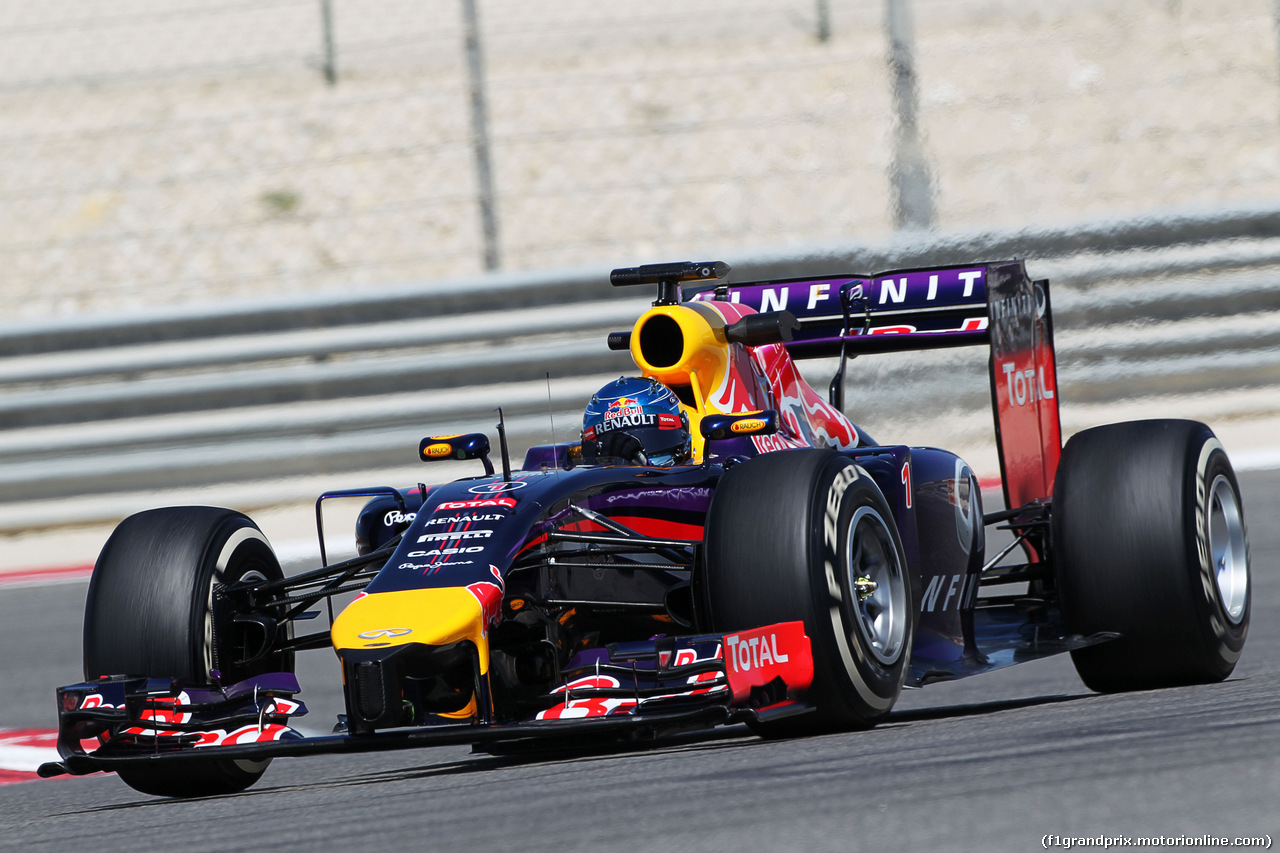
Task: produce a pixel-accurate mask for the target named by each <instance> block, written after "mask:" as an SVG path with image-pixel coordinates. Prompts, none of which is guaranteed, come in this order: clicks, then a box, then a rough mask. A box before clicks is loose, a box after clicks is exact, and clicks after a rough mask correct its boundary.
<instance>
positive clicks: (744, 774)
mask: <svg viewBox="0 0 1280 853" xmlns="http://www.w3.org/2000/svg"><path fill="white" fill-rule="evenodd" d="M1240 480H1241V488H1242V491H1243V493H1244V501H1245V507H1246V512H1247V514H1248V519H1249V522H1250V538H1251V552H1252V561H1253V570H1254V575H1253V580H1254V590H1253V613H1252V627H1251V629H1250V634H1249V639H1248V643H1247V645H1246V647H1245V652H1244V655H1243V657H1242V658H1241V661H1240V664H1239V666H1238V667H1237V669H1236V672H1235V674H1234V675H1233V677H1232V678H1231V679H1230V680H1229V681H1227V682H1225V683H1222V684H1215V685H1206V686H1196V687H1186V688H1178V689H1170V690H1158V691H1150V692H1144V693H1133V694H1120V695H1109V696H1100V695H1095V694H1092V693H1090V692H1089V691H1088V690H1087V689H1086V688H1085V687H1084V686H1083V685H1082V684H1081V682H1080V681H1079V679H1078V678H1077V677H1076V675H1075V672H1074V670H1073V669H1072V667H1071V662H1070V660H1069V659H1068V658H1066V657H1058V658H1051V659H1049V660H1045V661H1040V662H1037V663H1032V664H1026V665H1023V666H1018V667H1013V668H1010V669H1007V670H1003V671H1000V672H997V673H992V674H989V675H984V676H977V677H974V678H971V679H968V680H965V681H960V682H954V683H950V684H941V685H935V686H932V687H927V688H925V689H923V690H918V691H911V692H908V693H907V694H905V695H904V697H903V699H902V701H901V702H900V703H899V705H898V708H897V710H896V711H895V713H894V714H893V715H892V717H891V719H890V720H889V722H888V723H886V724H884V725H882V726H880V727H878V728H876V729H874V730H872V731H867V732H857V733H848V734H834V735H825V736H820V737H810V738H804V739H796V740H788V741H763V740H760V739H757V738H755V737H753V736H751V735H750V734H749V733H748V732H747V731H746V730H745V729H744V728H741V727H734V728H728V729H724V730H721V731H718V732H714V733H711V734H708V735H702V736H686V737H684V738H682V739H678V740H675V741H672V742H668V743H662V744H659V745H657V746H654V747H651V748H647V749H639V750H631V751H612V752H607V753H598V754H587V755H577V756H572V757H563V758H555V759H552V758H546V757H523V758H494V757H487V756H478V755H471V754H470V753H469V750H468V749H466V748H454V747H446V748H439V749H434V750H424V751H409V752H397V753H383V754H369V755H357V756H324V757H314V758H296V759H281V760H277V761H276V762H275V764H274V765H273V766H272V767H271V769H270V770H268V771H267V775H266V776H265V777H264V778H263V780H262V781H261V782H259V783H258V785H257V786H255V787H254V788H251V789H250V790H249V791H247V792H245V793H243V794H239V795H236V796H229V797H219V798H211V799H205V800H198V801H187V802H182V801H167V800H161V799H155V798H151V797H146V796H143V795H141V794H136V793H134V792H133V791H132V790H131V789H129V788H127V787H126V786H125V785H124V784H123V783H121V782H120V781H119V780H117V779H116V778H114V777H113V776H93V777H86V778H81V779H65V778H64V779H60V780H50V781H35V782H27V783H22V784H13V785H7V786H4V787H0V849H6V850H7V849H15V850H19V849H20V850H58V851H66V850H94V851H98V850H134V849H155V848H162V849H172V850H183V851H200V850H218V851H227V850H245V849H291V850H293V849H297V850H384V849H398V850H445V849H457V850H467V851H489V850H495V851H496V850H502V851H511V850H547V851H557V853H562V851H575V850H591V851H597V850H629V851H650V850H653V851H658V850H661V851H701V850H708V851H718V850H808V851H853V850H878V851H885V850H913V851H921V850H977V849H990V850H1013V851H1016V850H1032V849H1041V846H1042V839H1043V837H1044V836H1045V835H1049V834H1052V835H1058V836H1076V837H1080V836H1086V837H1097V836H1100V835H1103V836H1112V837H1115V836H1128V837H1130V838H1136V837H1139V836H1161V835H1163V836H1166V837H1168V836H1174V837H1176V836H1190V837H1197V836H1205V835H1209V836H1216V837H1227V838H1234V837H1253V836H1269V837H1270V838H1271V839H1272V840H1273V841H1280V576H1278V574H1277V569H1278V567H1280V530H1278V529H1277V526H1276V525H1275V524H1274V519H1275V518H1276V517H1277V515H1278V514H1280V472H1277V471H1263V472H1249V473H1244V474H1242V475H1241V477H1240ZM84 591H85V584H84V583H74V584H63V585H57V586H47V587H39V588H28V589H21V588H15V589H5V590H0V652H2V656H0V660H2V663H0V668H2V670H0V671H2V672H3V676H2V677H3V684H4V687H3V692H2V693H0V726H3V727H4V728H11V729H12V728H24V727H43V728H52V727H53V725H54V712H53V691H54V688H55V686H56V685H59V684H64V683H69V682H72V681H75V680H78V678H79V675H80V671H79V667H80V663H79V661H80V648H79V643H80V620H81V615H82V614H81V607H82V605H83V600H84ZM336 675H337V670H336V666H335V665H334V664H333V663H332V662H331V660H330V659H329V658H327V657H325V656H324V653H323V652H316V653H312V654H311V655H309V656H303V658H302V661H301V666H300V672H299V676H300V678H301V680H302V683H303V686H304V694H303V695H304V698H307V699H308V703H309V705H310V706H311V707H312V708H313V710H314V713H313V715H312V716H310V717H308V718H306V719H305V720H304V723H307V724H308V725H304V726H303V728H306V729H309V730H310V731H313V732H317V731H323V730H325V729H326V728H327V727H328V726H329V725H330V724H331V723H332V720H333V716H332V714H333V713H336V710H337V709H338V703H339V701H340V700H339V699H338V694H337V690H336V682H337V678H336ZM316 685H321V686H322V688H327V690H326V689H320V690H315V689H314V688H315V686H316ZM1120 843H1121V844H1122V843H1123V842H1120ZM1201 849H1203V848H1201Z"/></svg>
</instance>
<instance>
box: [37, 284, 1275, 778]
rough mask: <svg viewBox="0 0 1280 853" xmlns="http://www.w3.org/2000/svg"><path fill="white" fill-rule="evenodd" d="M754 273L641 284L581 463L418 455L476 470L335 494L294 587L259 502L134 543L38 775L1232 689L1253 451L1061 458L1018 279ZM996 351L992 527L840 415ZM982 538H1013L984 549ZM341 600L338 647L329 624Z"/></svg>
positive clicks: (195, 772) (1096, 434) (1067, 453)
mask: <svg viewBox="0 0 1280 853" xmlns="http://www.w3.org/2000/svg"><path fill="white" fill-rule="evenodd" d="M727 273H728V267H727V266H726V265H724V264H721V263H705V264H693V263H679V264H659V265H652V266H647V267H639V268H635V269H624V270H615V271H614V273H613V276H612V283H613V284H614V285H644V284H648V285H656V288H657V294H658V298H657V301H656V302H655V303H654V305H653V308H652V309H650V310H648V311H646V312H645V313H644V314H643V315H642V316H641V317H640V318H639V320H637V321H636V323H635V326H634V327H633V329H632V330H631V331H629V332H615V333H614V334H612V335H610V337H609V342H608V343H609V346H610V347H611V348H613V349H629V350H630V353H631V355H632V357H633V358H634V360H635V363H636V366H637V367H638V370H639V374H640V375H639V376H638V377H635V378H631V379H625V378H624V379H623V380H620V381H619V383H613V384H612V385H611V386H606V388H605V389H602V390H601V393H600V394H597V395H596V397H595V398H593V400H592V402H591V405H590V406H588V408H587V417H586V419H585V421H584V429H583V434H582V440H581V441H579V442H571V443H564V444H555V445H547V446H539V447H533V448H531V449H530V450H529V451H528V454H527V456H526V457H525V460H524V464H523V465H522V466H521V467H520V468H519V469H518V470H512V468H511V466H510V462H509V455H508V450H507V443H506V440H505V436H504V434H503V432H502V430H501V429H499V433H498V435H499V439H500V449H501V457H500V461H501V470H500V471H495V467H494V465H493V463H492V462H491V461H490V458H489V457H490V443H489V439H488V437H487V436H485V435H483V434H470V435H460V436H446V437H430V438H427V439H424V440H423V442H422V444H421V445H420V447H419V456H420V458H421V459H422V460H423V461H425V462H430V461H432V460H436V459H463V460H466V459H471V460H477V464H478V465H483V466H484V471H485V473H484V474H483V475H481V476H475V477H469V478H466V479H462V480H458V481H455V482H452V483H446V484H443V485H436V486H430V487H428V486H425V485H419V486H418V487H416V488H409V489H391V488H375V489H368V490H363V491H360V490H357V491H344V492H332V493H328V494H326V495H323V496H322V497H321V499H320V501H324V500H326V499H328V498H331V497H337V496H345V497H350V496H357V497H365V498H368V502H367V504H366V505H365V508H364V510H363V512H362V513H361V516H360V519H359V521H358V524H357V531H356V538H357V543H358V552H359V556H357V557H355V558H353V559H349V560H346V561H343V562H339V563H335V564H332V565H328V564H327V560H326V559H325V557H324V554H323V550H322V555H321V566H320V567H319V568H316V569H314V570H311V571H306V572H303V573H301V574H296V575H293V576H292V577H287V578H286V577H284V576H283V575H282V572H281V570H280V566H279V563H278V562H277V560H276V557H275V556H274V555H273V553H272V550H271V547H270V545H269V544H268V543H267V540H266V538H265V537H264V536H263V535H262V533H261V532H260V531H259V529H258V528H257V527H256V526H255V525H254V523H253V522H252V521H250V520H249V519H248V518H247V517H245V516H244V515H242V514H240V513H237V512H233V511H231V510H226V509H215V508H210V507H174V508H167V509H157V510H150V511H147V512H142V513H139V514H137V515H134V516H131V517H129V518H127V519H125V521H123V522H122V523H121V524H120V525H119V527H117V528H116V530H115V532H114V533H113V534H112V536H111V538H110V539H109V540H108V542H107V543H106V546H105V547H104V548H103V551H102V554H101V556H100V557H99V559H98V563H97V566H96V568H95V569H94V573H93V578H92V582H91V584H90V587H89V593H88V601H87V605H86V611H85V627H84V670H85V678H86V681H85V682H84V683H81V684H74V685H71V686H69V687H64V688H61V689H60V690H59V691H58V708H59V725H60V739H59V752H60V754H61V756H62V761H61V762H56V763H50V764H46V765H44V766H43V767H42V768H41V774H42V775H45V776H52V775H58V774H61V773H72V774H83V773H89V772H93V771H100V770H107V771H116V772H118V773H119V775H120V777H121V778H123V779H124V781H125V782H126V783H128V784H129V785H131V786H133V787H134V788H136V789H138V790H140V791H144V792H147V793H151V794H158V795H163V796H199V795H207V794H216V793H229V792H234V791H238V790H242V789H244V788H246V787H248V786H249V785H251V784H253V783H254V782H255V781H257V779H258V778H259V777H260V776H261V775H262V773H263V771H264V770H265V769H266V766H267V764H268V763H269V761H270V760H271V758H273V757H275V756H289V755H303V754H311V753H322V752H351V751H370V750H382V749H396V748H406V747H418V746H428V745H432V744H472V745H475V747H476V748H478V749H481V750H485V749H489V750H496V749H507V748H512V747H513V746H514V747H519V746H520V745H521V744H529V743H533V742H541V743H544V744H547V743H549V744H551V745H552V746H553V747H554V746H555V745H556V744H561V745H563V744H568V743H574V744H577V743H581V742H582V741H583V740H584V739H588V740H590V741H591V742H593V743H594V742H614V741H624V742H625V741H628V740H636V739H644V738H652V737H655V736H658V735H661V734H663V733H667V732H672V731H679V730H688V729H690V728H703V727H709V726H713V725H716V724H723V723H733V722H745V723H746V724H747V725H749V726H751V727H752V728H753V729H754V730H755V731H757V732H759V733H761V734H764V735H770V736H778V735H792V734H798V733H803V732H805V731H814V730H820V729H826V730H829V729H831V728H855V727H865V726H871V725H874V724H875V723H876V722H877V721H880V720H882V719H884V717H885V716H886V714H888V713H889V711H890V709H891V708H892V707H893V704H894V701H895V700H896V699H897V697H898V695H899V692H900V691H901V690H902V689H903V687H904V686H907V687H919V686H923V685H926V684H929V683H932V682H937V681H941V680H947V679H955V678H961V677H964V676H968V675H973V674H976V673H980V672H986V671H989V670H992V669H995V668H998V667H1002V666H1006V665H1009V664H1013V663H1019V662H1022V661H1028V660H1034V659H1037V658H1041V657H1044V656H1046V655H1051V654H1056V653H1060V652H1070V653H1071V655H1072V658H1073V660H1074V662H1075V665H1076V669H1077V670H1078V672H1079V673H1080V675H1081V677H1082V678H1083V679H1084V682H1085V683H1086V684H1087V685H1088V686H1089V687H1091V688H1093V689H1096V690H1102V691H1117V690H1130V689H1138V688H1147V687H1155V686H1159V685H1174V684H1184V683H1192V682H1209V681H1216V680H1221V679H1223V678H1225V677H1226V676H1227V675H1228V674H1229V673H1230V672H1231V671H1232V668H1233V667H1234V665H1235V663H1236V660H1237V658H1238V657H1239V655H1240V651H1241V647H1242V646H1243V643H1244V639H1245V634H1246V631H1247V628H1248V623H1249V604H1250V578H1249V555H1248V546H1247V541H1246V531H1245V522H1244V514H1243V510H1242V505H1241V500H1240V494H1239V490H1238V488H1237V485H1236V479H1235V475H1234V474H1233V472H1232V468H1231V464H1230V463H1229V462H1228V460H1227V456H1226V453H1225V452H1224V450H1223V448H1222V445H1221V444H1220V443H1219V442H1218V440H1217V439H1216V438H1215V437H1214V435H1213V433H1212V432H1211V431H1210V430H1209V428H1208V427H1206V426H1204V425H1203V424H1199V423H1194V422H1190V421H1177V420H1161V421H1144V422H1138V423H1122V424H1115V425H1110V426H1102V427H1098V428H1095V429H1091V430H1087V431H1085V432H1082V433H1080V434H1078V435H1076V436H1074V437H1073V438H1072V439H1071V440H1070V441H1069V442H1068V443H1067V445H1066V447H1065V448H1063V447H1062V445H1061V439H1060V432H1059V421H1058V408H1057V407H1058V398H1057V391H1056V381H1055V369H1054V350H1053V336H1052V324H1051V312H1050V302H1049V287H1048V282H1047V281H1032V280H1030V279H1029V278H1028V277H1027V275H1026V272H1025V270H1024V268H1023V265H1022V263H1021V262H1017V261H1014V262H1000V263H986V264H974V265H968V266H952V267H940V268H935V269H924V270H907V271H897V272H890V273H883V274H879V275H873V276H836V277H831V278H822V279H793V280H785V281H773V282H764V283H751V284H742V285H730V284H728V283H727V281H726V279H725V276H726V274H727ZM685 287H688V289H689V293H685V292H684V291H683V288H685ZM970 344H975V345H976V344H989V346H990V379H991V389H992V395H993V409H994V414H995V427H996V430H995V435H996V441H997V445H998V451H999V458H1000V465H1001V475H1002V479H1003V490H1004V499H1005V506H1006V507H1007V508H1006V509H1000V510H998V511H995V512H991V513H984V512H983V506H982V495H981V492H980V490H979V488H978V483H977V480H976V478H975V476H974V473H973V472H972V471H971V469H970V468H969V466H968V465H967V464H966V463H965V462H964V460H962V459H960V458H959V457H958V456H956V455H954V454H952V453H948V452H946V451H944V450H939V449H936V448H930V447H906V446H898V445H892V444H890V445H885V444H880V443H878V442H875V441H873V440H872V439H870V438H869V437H868V435H867V433H866V432H864V431H863V430H862V429H860V428H859V427H857V426H855V425H854V424H853V423H852V422H850V421H849V419H848V418H846V417H845V415H844V414H843V413H842V411H841V409H842V399H841V397H842V390H843V385H844V364H845V361H846V360H847V358H848V357H849V356H850V355H854V354H859V353H887V352H893V351H902V350H910V349H924V348H935V347H952V346H963V345H970ZM818 356H822V357H838V358H839V364H840V369H839V371H838V372H837V375H836V377H835V379H834V380H833V381H832V384H831V389H830V393H829V399H823V397H822V396H820V395H819V394H818V393H816V392H815V391H814V390H813V388H811V387H810V386H809V384H808V383H806V382H805V380H804V379H803V378H801V376H800V374H799V373H798V372H797V369H796V366H795V363H794V360H795V359H803V358H809V357H818ZM319 506H320V503H319V502H318V503H317V518H318V520H319ZM987 526H995V527H996V528H998V529H1000V530H1003V531H1007V533H1006V534H1002V535H1004V536H1005V537H1006V538H1011V539H1012V542H1011V543H1010V544H1008V546H1007V547H1002V548H999V549H994V548H993V549H992V550H997V551H998V553H995V554H990V555H989V554H988V553H987V551H988V549H987V547H986V535H985V529H986V527H987ZM323 545H324V536H323V531H321V548H322V549H323ZM1019 554H1020V555H1021V556H1020V557H1017V558H1015V557H1011V556H1010V555H1019ZM1011 585H1014V586H1012V588H1013V589H1014V590H1016V594H998V593H999V592H1000V589H999V588H1001V587H1003V588H1004V589H1005V590H1008V589H1010V587H1011ZM984 588H985V589H986V592H987V594H985V595H984V594H983V593H984ZM993 588H994V589H993ZM349 593H358V595H357V596H356V597H355V599H354V600H353V601H352V602H351V603H350V604H348V605H347V606H346V607H345V609H342V610H341V612H340V613H338V614H337V615H336V617H335V616H334V615H333V598H334V597H335V596H339V595H342V594H349ZM318 605H320V606H321V607H323V606H326V605H327V607H328V609H329V623H330V624H329V625H328V626H327V627H322V628H321V630H311V631H307V630H305V626H306V625H308V623H309V620H312V619H315V618H317V617H319V616H321V613H322V612H323V611H322V610H321V609H318V607H317V606H318ZM320 648H327V649H331V650H332V651H333V652H334V653H335V654H336V655H337V657H338V659H339V660H340V662H341V666H342V673H343V689H344V695H345V704H346V714H345V715H344V716H342V717H340V718H339V723H338V727H337V728H336V729H335V731H334V733H333V734H332V735H326V736H314V737H313V736H304V735H303V734H301V733H300V732H299V731H297V730H296V729H295V728H294V725H293V721H294V719H295V718H296V717H298V716H300V715H302V714H303V713H305V711H306V709H305V707H304V705H303V703H302V701H301V700H300V699H299V698H298V695H297V694H298V693H299V687H298V683H297V680H296V679H295V677H294V675H293V662H294V655H295V653H296V652H299V651H303V650H307V649H320ZM544 739H546V740H544ZM557 739H558V740H557Z"/></svg>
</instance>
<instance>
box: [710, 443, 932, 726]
mask: <svg viewBox="0 0 1280 853" xmlns="http://www.w3.org/2000/svg"><path fill="white" fill-rule="evenodd" d="M706 530H707V533H706V576H705V581H706V585H705V595H706V602H707V608H708V611H709V614H710V617H711V621H712V624H713V626H714V627H715V629H716V630H717V631H722V630H723V631H732V630H739V629H747V628H754V627H758V626H761V625H768V624H772V623H776V622H789V621H797V620H798V621H803V622H804V627H805V633H806V634H808V635H809V638H810V640H811V642H812V646H813V659H814V680H813V685H812V688H811V690H810V698H811V700H812V701H813V702H814V704H815V705H816V706H817V708H818V714H817V719H816V721H815V722H813V723H806V722H805V718H801V719H797V720H796V721H795V722H794V723H791V722H782V721H780V722H779V724H777V725H775V726H773V727H764V728H763V733H765V734H773V735H789V734H793V733H798V730H799V729H800V727H805V728H807V729H810V730H812V729H813V728H830V727H838V728H850V727H867V726H872V725H874V724H875V723H877V722H878V721H880V720H882V719H883V718H884V717H885V716H886V715H887V714H888V713H889V710H890V709H891V708H892V707H893V703H894V702H895V701H896V700H897V698H898V694H899V693H900V692H901V690H902V685H903V681H904V680H905V678H906V674H907V668H908V664H909V662H910V660H911V645H912V640H913V636H914V630H915V601H916V598H917V595H918V593H917V591H916V590H914V589H913V584H912V582H911V579H910V573H909V572H908V569H907V564H906V559H905V557H904V555H903V550H902V543H901V542H900V541H899V539H898V530H897V525H896V523H895V522H894V517H893V514H892V513H891V512H890V510H889V505H888V503H887V502H886V501H885V498H884V495H883V494H882V493H881V491H880V489H879V488H878V487H877V486H876V484H875V482H874V481H873V480H872V479H871V477H870V476H869V475H868V474H867V472H866V471H864V470H863V469H862V468H860V467H859V466H857V465H855V464H854V463H853V462H852V461H851V460H850V459H848V458H847V457H845V456H842V455H840V454H839V453H835V452H833V451H827V450H795V451H783V452H778V453H767V454H764V455H763V456H758V457H756V458H755V459H752V460H750V461H747V462H744V463H742V464H740V465H738V466H735V467H733V468H731V469H730V470H729V471H727V472H726V473H725V475H724V477H723V478H722V479H721V481H720V484H719V486H718V487H717V488H716V494H715V498H714V500H713V501H712V504H711V509H710V512H709V514H708V517H707V528H706ZM859 579H864V580H870V581H873V582H874V584H875V591H874V592H872V593H870V594H868V593H867V591H866V586H867V585H866V584H865V583H864V584H863V588H862V589H861V590H860V589H859V587H858V585H857V584H858V581H859ZM811 716H812V715H811Z"/></svg>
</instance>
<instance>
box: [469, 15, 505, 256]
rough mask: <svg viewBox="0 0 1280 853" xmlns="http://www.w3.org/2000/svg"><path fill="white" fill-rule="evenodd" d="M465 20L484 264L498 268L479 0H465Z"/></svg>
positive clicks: (496, 218)
mask: <svg viewBox="0 0 1280 853" xmlns="http://www.w3.org/2000/svg"><path fill="white" fill-rule="evenodd" d="M462 23H463V34H464V38H465V40H466V47H467V76H468V78H469V82H470V89H471V130H472V137H473V144H474V146H475V156H476V185H477V190H478V192H479V196H480V197H479V204H480V230H481V232H482V234H483V236H484V268H485V269H486V270H496V269H498V267H499V266H500V265H501V258H500V256H499V251H498V214H497V210H496V199H495V197H494V192H493V170H492V169H491V168H490V165H489V128H488V114H487V109H486V107H485V86H484V57H483V56H482V54H481V48H480V22H479V17H478V15H477V13H476V0H462Z"/></svg>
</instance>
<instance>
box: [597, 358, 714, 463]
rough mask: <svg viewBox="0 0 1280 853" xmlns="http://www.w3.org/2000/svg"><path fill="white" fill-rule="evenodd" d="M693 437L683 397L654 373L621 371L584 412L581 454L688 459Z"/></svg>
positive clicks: (639, 460) (649, 460)
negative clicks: (643, 374) (649, 376)
mask: <svg viewBox="0 0 1280 853" xmlns="http://www.w3.org/2000/svg"><path fill="white" fill-rule="evenodd" d="M692 446H693V442H692V439H691V437H690V435H689V416H688V415H686V414H685V413H684V412H683V411H682V410H681V408H680V398H678V397H677V396H676V395H675V392H673V391H672V390H671V389H670V388H668V387H667V386H665V385H663V384H662V383H661V382H658V381H657V380H656V379H646V378H643V377H639V376H623V377H621V378H620V379H617V380H615V381H613V382H610V383H609V384H608V385H606V386H604V387H603V388H601V389H600V390H599V391H597V392H596V393H595V395H594V396H592V398H591V402H590V403H588V404H587V411H586V414H584V415H583V417H582V456H583V459H585V460H587V461H594V460H596V459H599V458H601V457H614V458H618V459H622V460H625V461H628V462H634V463H638V464H640V465H658V466H667V465H679V464H680V463H682V462H687V461H688V459H689V456H690V454H691V452H692Z"/></svg>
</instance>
